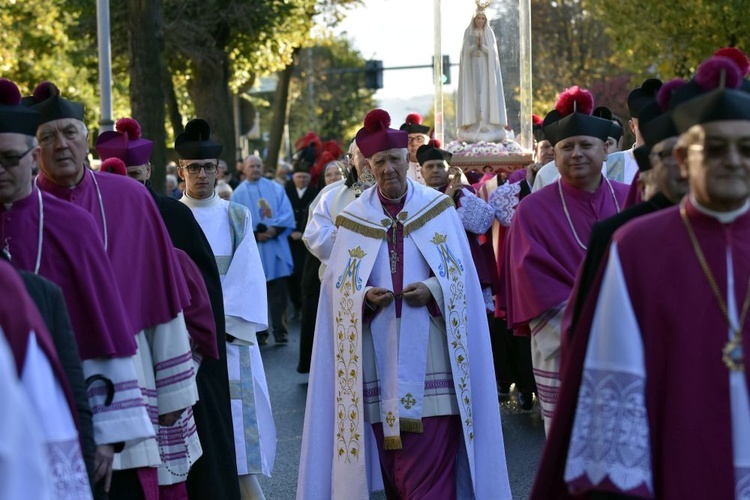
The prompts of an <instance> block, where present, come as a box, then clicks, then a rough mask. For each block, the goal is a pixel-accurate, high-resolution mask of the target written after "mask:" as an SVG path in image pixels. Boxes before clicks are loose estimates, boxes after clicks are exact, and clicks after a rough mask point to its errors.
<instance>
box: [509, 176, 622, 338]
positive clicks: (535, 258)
mask: <svg viewBox="0 0 750 500" xmlns="http://www.w3.org/2000/svg"><path fill="white" fill-rule="evenodd" d="M610 184H611V186H612V190H610V188H609V186H610ZM610 184H608V183H607V182H602V183H601V184H600V185H599V187H598V188H597V190H596V191H594V192H593V193H589V192H587V191H583V190H581V189H577V188H575V187H573V186H570V185H569V184H567V183H566V182H565V181H564V180H562V179H560V180H559V185H558V182H555V183H553V184H550V185H549V186H546V187H544V188H543V189H541V190H539V191H537V192H536V193H533V194H531V195H529V196H527V197H525V198H524V199H523V200H521V202H520V203H519V204H518V208H517V209H516V213H515V215H514V217H513V222H512V223H511V225H510V230H509V231H508V237H507V239H506V243H505V247H504V249H503V264H502V266H501V287H504V291H505V294H504V296H505V298H506V304H504V306H505V308H506V309H507V318H508V327H509V328H519V327H522V326H525V325H526V324H528V322H529V321H530V320H532V319H534V318H536V317H538V316H540V315H541V314H542V313H543V312H545V311H547V310H549V309H551V308H553V307H555V306H558V305H560V304H561V303H563V302H565V301H566V300H567V299H568V295H569V294H570V291H571V290H572V288H573V284H574V282H575V277H576V271H577V270H578V266H579V265H580V263H581V262H582V261H583V258H584V256H585V255H586V250H585V249H584V248H582V247H581V245H579V244H578V241H576V235H577V236H578V240H580V242H581V243H582V244H583V245H586V243H588V240H589V234H590V232H591V227H592V226H593V225H594V223H595V222H597V221H599V220H602V219H606V218H607V217H611V216H612V215H615V214H616V213H617V207H618V206H619V207H622V205H623V203H624V201H625V197H626V195H627V192H628V186H627V185H625V184H621V183H619V182H615V181H610ZM560 188H562V195H563V198H561V196H560ZM613 193H614V198H615V199H616V200H617V203H615V199H613ZM563 199H564V204H563ZM565 208H567V211H568V213H569V215H570V221H571V222H569V219H568V217H567V216H566V213H565ZM571 223H572V226H573V228H574V229H573V228H571ZM502 306H503V305H502V304H501V307H502Z"/></svg>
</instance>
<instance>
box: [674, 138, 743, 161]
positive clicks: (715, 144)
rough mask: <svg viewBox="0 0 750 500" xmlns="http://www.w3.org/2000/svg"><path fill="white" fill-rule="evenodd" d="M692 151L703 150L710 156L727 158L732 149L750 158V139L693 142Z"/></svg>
mask: <svg viewBox="0 0 750 500" xmlns="http://www.w3.org/2000/svg"><path fill="white" fill-rule="evenodd" d="M687 148H688V150H690V151H702V152H703V154H704V155H706V156H707V157H709V158H726V157H727V155H729V152H730V151H731V150H732V149H735V150H736V151H737V154H738V155H740V156H741V157H742V158H750V141H748V140H747V139H745V138H743V139H740V140H739V141H711V142H707V143H706V144H691V145H690V146H688V147H687Z"/></svg>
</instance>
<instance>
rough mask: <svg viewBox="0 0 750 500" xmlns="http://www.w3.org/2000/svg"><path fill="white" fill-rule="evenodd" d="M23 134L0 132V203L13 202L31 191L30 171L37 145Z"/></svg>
mask: <svg viewBox="0 0 750 500" xmlns="http://www.w3.org/2000/svg"><path fill="white" fill-rule="evenodd" d="M29 139H30V138H29V137H28V136H26V135H23V134H13V133H4V134H0V203H13V202H16V201H18V200H20V199H23V198H25V197H26V196H27V195H28V194H29V193H30V192H31V172H32V169H33V167H34V165H35V164H36V162H37V161H38V160H39V147H38V146H35V145H32V144H29Z"/></svg>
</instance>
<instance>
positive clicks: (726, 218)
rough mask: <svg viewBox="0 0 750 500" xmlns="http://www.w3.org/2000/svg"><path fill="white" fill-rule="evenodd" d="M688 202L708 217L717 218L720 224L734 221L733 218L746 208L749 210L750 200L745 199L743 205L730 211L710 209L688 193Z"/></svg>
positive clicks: (745, 211) (745, 210)
mask: <svg viewBox="0 0 750 500" xmlns="http://www.w3.org/2000/svg"><path fill="white" fill-rule="evenodd" d="M690 203H691V204H692V205H693V206H694V207H695V209H696V210H698V211H699V212H700V213H702V214H704V215H708V216H709V217H713V218H714V219H716V220H718V221H719V222H721V223H722V224H729V223H731V222H734V221H735V219H737V218H738V217H739V216H741V215H744V214H745V213H747V211H748V210H750V201H748V200H745V203H744V205H742V206H741V207H740V208H738V209H737V210H732V211H731V212H717V211H716V210H711V209H708V208H706V207H704V206H703V205H701V204H700V203H698V202H697V201H696V200H695V197H694V196H693V195H692V193H691V194H690Z"/></svg>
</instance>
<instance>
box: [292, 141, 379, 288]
mask: <svg viewBox="0 0 750 500" xmlns="http://www.w3.org/2000/svg"><path fill="white" fill-rule="evenodd" d="M349 153H350V154H351V155H352V166H353V167H354V168H352V169H351V170H350V171H349V175H347V178H346V179H344V180H342V181H338V182H334V183H333V184H329V185H328V186H326V187H324V188H323V190H321V192H320V193H318V196H316V197H315V199H314V200H313V202H312V203H311V204H310V212H309V215H308V217H307V226H305V233H304V234H303V235H302V241H304V242H305V245H306V246H307V249H308V250H310V253H311V254H313V256H315V258H317V259H318V260H320V263H321V266H320V278H321V279H323V273H324V272H325V268H326V265H327V264H328V259H330V257H331V250H332V249H333V242H334V241H336V232H337V231H338V230H337V228H336V217H338V216H339V214H340V213H341V212H343V211H344V209H345V208H346V207H347V206H348V205H349V203H351V202H353V201H354V200H355V199H357V198H358V197H359V196H360V195H361V194H362V193H363V192H364V191H365V190H366V189H368V188H370V187H372V185H373V184H375V177H373V175H372V170H370V166H369V164H368V162H367V159H366V158H365V157H364V156H362V152H361V151H360V150H359V147H357V143H356V141H352V144H351V146H350V147H349Z"/></svg>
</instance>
